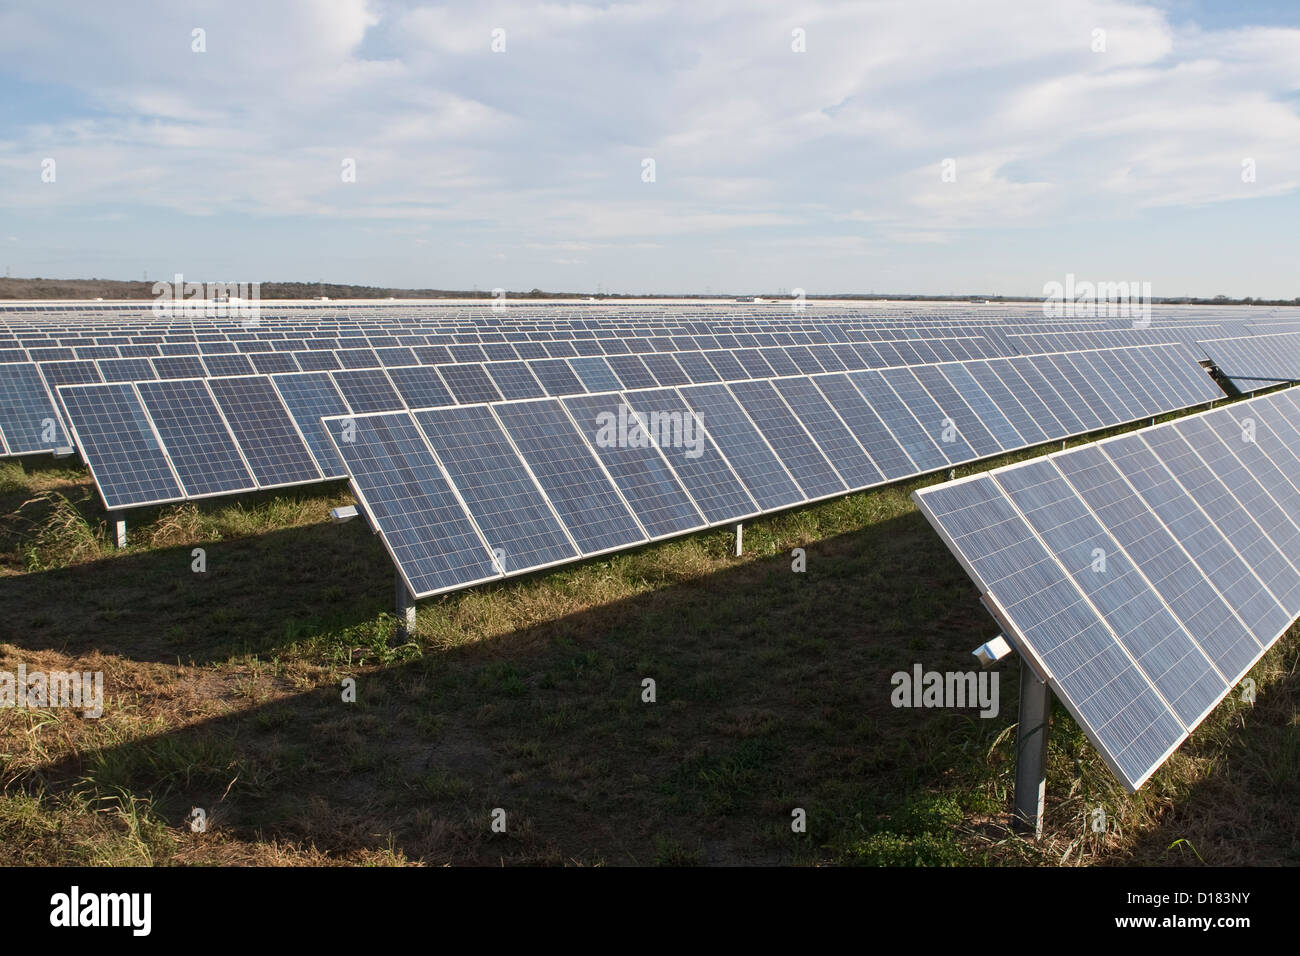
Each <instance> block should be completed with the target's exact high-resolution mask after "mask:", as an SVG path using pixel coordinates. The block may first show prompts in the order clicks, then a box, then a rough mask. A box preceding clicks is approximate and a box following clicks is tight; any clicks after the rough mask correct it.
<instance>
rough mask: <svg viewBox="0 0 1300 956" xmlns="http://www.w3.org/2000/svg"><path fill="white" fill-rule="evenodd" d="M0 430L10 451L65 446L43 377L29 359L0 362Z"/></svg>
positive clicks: (20, 453)
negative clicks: (3, 363)
mask: <svg viewBox="0 0 1300 956" xmlns="http://www.w3.org/2000/svg"><path fill="white" fill-rule="evenodd" d="M0 433H3V435H4V440H5V444H6V445H8V446H9V453H10V454H11V455H25V454H29V453H32V452H43V451H44V452H47V451H53V450H54V449H56V448H66V447H67V446H68V437H67V434H66V433H65V432H64V430H63V422H62V421H61V420H60V419H59V415H58V413H57V412H55V410H54V405H53V404H52V403H51V401H50V393H49V392H48V391H47V390H46V388H45V381H44V379H42V378H41V375H40V372H39V371H38V370H37V368H36V366H35V364H33V363H31V362H10V363H7V364H5V365H0Z"/></svg>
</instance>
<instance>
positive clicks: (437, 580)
mask: <svg viewBox="0 0 1300 956" xmlns="http://www.w3.org/2000/svg"><path fill="white" fill-rule="evenodd" d="M352 424H353V428H354V433H353V435H352V438H353V440H352V441H344V440H343V434H342V433H343V423H342V422H341V421H340V420H338V419H329V420H327V421H326V423H325V425H326V430H327V435H328V437H329V439H330V441H331V442H332V444H333V446H334V448H335V453H336V454H337V455H339V456H340V457H341V459H342V460H344V461H345V462H346V465H347V472H348V474H349V476H350V482H351V484H352V487H353V489H354V490H355V492H356V494H357V497H358V499H359V500H360V503H361V504H362V506H363V507H364V508H365V510H366V512H367V513H368V514H369V515H370V517H371V520H372V521H373V523H374V526H375V528H376V529H377V530H378V531H379V532H380V533H381V535H382V537H383V540H384V542H385V544H386V545H387V547H388V548H389V550H390V551H391V553H392V555H393V560H394V562H395V563H396V564H397V567H398V568H399V569H400V571H401V572H402V575H403V576H404V577H405V578H406V581H407V585H408V587H409V588H410V590H411V593H412V594H413V595H414V596H416V597H423V596H425V595H428V594H435V593H437V592H439V591H445V590H449V589H451V588H456V587H464V586H465V585H468V584H474V583H477V582H479V581H487V580H491V579H492V578H496V577H500V572H499V571H498V570H497V569H496V567H495V566H494V564H493V560H492V554H491V553H490V552H489V551H488V549H487V547H486V546H485V545H484V544H483V541H482V540H481V539H480V537H479V535H478V532H477V531H476V530H475V528H474V525H473V523H472V522H471V521H470V519H469V516H468V515H467V514H466V513H465V510H464V508H463V507H462V506H461V503H460V501H459V500H458V499H457V498H456V495H455V493H454V492H453V491H452V488H451V485H450V483H449V482H448V481H447V478H446V476H445V475H444V474H443V472H442V469H441V468H439V467H438V463H437V461H436V460H435V459H434V457H433V455H432V453H430V451H429V449H428V446H427V445H425V443H424V439H423V438H422V437H421V434H420V430H419V429H418V428H416V426H415V423H414V422H412V421H411V419H410V417H409V415H408V414H407V413H405V412H402V413H400V414H390V415H372V416H364V417H359V418H356V419H355V420H353V422H352Z"/></svg>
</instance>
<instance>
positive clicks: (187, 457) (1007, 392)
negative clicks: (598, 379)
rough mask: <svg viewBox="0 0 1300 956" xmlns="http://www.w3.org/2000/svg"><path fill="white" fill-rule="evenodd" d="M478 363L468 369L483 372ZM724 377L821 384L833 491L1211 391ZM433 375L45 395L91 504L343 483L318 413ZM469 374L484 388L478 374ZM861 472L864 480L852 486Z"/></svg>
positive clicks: (1073, 367) (1139, 353)
mask: <svg viewBox="0 0 1300 956" xmlns="http://www.w3.org/2000/svg"><path fill="white" fill-rule="evenodd" d="M475 368H476V367H473V366H446V367H444V368H443V369H442V370H441V371H442V374H443V375H444V376H449V375H450V374H451V373H469V372H472V371H474V370H475ZM477 368H478V369H479V371H480V372H481V369H482V368H483V367H482V366H479V367H477ZM734 371H735V375H734V377H732V378H730V379H728V381H730V382H731V383H732V387H739V386H738V383H744V382H747V381H768V380H770V381H774V382H776V383H778V384H777V387H778V388H780V389H783V390H785V389H798V388H800V387H801V386H800V385H799V384H797V383H799V382H803V383H811V384H812V386H813V387H820V388H821V389H822V390H823V391H826V390H829V391H828V392H827V395H826V397H827V398H828V399H829V400H831V401H832V403H833V404H835V405H836V408H837V413H838V414H839V415H840V416H841V418H842V419H843V421H844V422H845V423H846V424H847V426H848V427H849V428H850V429H851V431H852V433H853V434H854V435H855V436H857V437H856V439H855V440H856V441H858V442H860V443H862V445H863V448H864V450H865V451H866V452H867V453H868V454H869V456H870V460H871V461H874V462H876V463H877V465H875V466H872V467H875V468H876V471H878V472H879V474H876V473H875V472H873V471H872V470H871V468H865V469H864V467H863V465H862V463H861V462H859V464H858V465H857V466H856V467H852V468H851V474H850V476H849V477H851V478H853V479H854V480H853V481H851V482H850V483H848V484H846V485H845V489H850V490H851V489H855V488H859V487H865V486H867V485H870V484H873V483H875V482H877V481H879V480H894V479H896V478H898V477H902V476H903V475H907V474H919V473H923V472H926V471H931V470H933V469H935V468H942V467H946V466H948V465H949V464H953V463H955V462H958V461H970V460H973V459H975V458H980V457H986V456H988V455H992V454H997V453H998V452H1000V451H1003V450H1005V449H1007V448H1012V447H1023V446H1026V445H1033V444H1038V443H1039V442H1043V441H1048V440H1052V439H1057V438H1061V437H1063V436H1066V435H1073V434H1081V433H1084V432H1088V431H1093V430H1096V429H1099V428H1103V427H1107V426H1109V425H1114V424H1118V423H1121V422H1125V421H1132V420H1135V419H1137V418H1141V417H1144V416H1147V415H1152V414H1156V413H1158V412H1162V411H1166V410H1169V409H1172V408H1179V407H1185V406H1187V405H1195V404H1200V403H1202V402H1206V401H1210V400H1212V399H1215V398H1218V397H1221V394H1222V393H1221V392H1219V390H1218V389H1217V388H1216V387H1215V386H1214V385H1213V383H1212V382H1211V381H1210V380H1209V378H1208V376H1206V375H1205V374H1204V372H1203V371H1202V370H1201V369H1200V367H1199V366H1198V365H1196V364H1195V363H1193V362H1191V361H1190V360H1186V359H1184V360H1179V359H1178V358H1176V357H1174V356H1171V355H1169V354H1168V353H1166V352H1165V351H1164V350H1163V349H1160V348H1149V347H1148V348H1142V349H1135V350H1109V351H1097V352H1092V353H1077V354H1075V355H1072V356H1042V357H1029V358H1017V359H993V360H989V361H987V362H985V361H970V362H965V363H947V364H941V365H930V366H916V367H912V368H909V367H896V368H893V369H886V370H883V371H879V372H875V371H873V372H867V371H862V372H851V373H849V374H850V375H852V376H855V377H853V378H851V379H849V378H845V377H844V375H843V374H838V373H837V374H835V375H833V376H831V377H828V374H827V373H823V374H820V375H814V376H806V375H804V374H802V373H800V372H799V370H798V369H793V370H791V374H790V375H788V376H786V377H778V376H774V375H765V376H752V377H751V376H747V375H746V374H745V373H744V371H743V369H741V368H739V367H737V368H736V369H735V370H734ZM1126 379H1136V381H1132V382H1126V381H1125V380H1126ZM711 381H713V382H718V381H719V379H718V378H717V377H715V378H714V379H712V380H711ZM850 381H852V382H853V383H854V384H855V385H856V386H857V387H858V389H860V390H862V391H863V393H864V394H865V395H866V401H868V402H870V405H866V404H864V401H863V399H862V398H859V397H858V393H857V392H856V391H854V390H853V388H852V387H850V386H849V384H848V383H849V382H850ZM444 382H446V383H451V382H456V383H457V384H458V385H459V386H461V387H462V388H464V387H465V386H467V385H471V384H473V382H472V380H471V379H469V378H466V379H465V380H462V381H458V380H457V379H456V378H455V377H454V376H451V377H447V378H442V377H439V373H438V370H435V369H432V368H423V367H414V368H404V369H389V370H387V372H385V371H384V370H381V369H366V370H356V371H351V372H334V373H324V372H315V373H310V372H300V373H296V374H290V375H275V376H250V377H236V378H225V379H221V378H218V379H208V380H206V382H205V380H201V379H190V380H180V381H157V382H140V383H136V384H130V383H115V384H105V385H70V386H63V387H61V388H60V389H59V398H60V400H61V401H62V403H63V406H64V408H65V410H66V412H67V415H68V420H69V422H70V423H71V426H72V430H73V436H74V438H75V441H76V445H77V447H78V448H80V450H81V452H82V455H83V457H84V458H85V459H86V462H87V464H88V465H89V466H90V469H91V473H92V476H93V477H94V479H95V482H96V484H97V485H98V487H99V489H100V494H101V496H102V497H103V499H104V504H105V507H107V508H108V509H110V510H116V509H120V508H127V507H138V506H144V505H152V504H162V503H166V502H171V501H179V500H182V499H185V498H200V497H206V496H210V495H217V494H233V493H238V492H242V491H251V490H253V489H255V488H275V487H283V486H286V485H293V484H298V483H302V482H309V481H319V480H325V479H330V478H340V477H345V476H347V474H348V471H347V469H346V467H345V463H344V461H343V460H342V459H340V458H339V457H338V456H337V455H336V454H335V453H334V451H333V450H332V448H331V446H330V445H329V442H328V440H327V439H326V437H325V435H324V433H323V430H322V427H321V424H320V422H321V419H322V418H324V417H331V416H357V415H361V414H366V413H376V412H386V411H402V412H406V411H407V410H408V409H419V408H433V407H438V406H444V405H452V404H454V397H455V396H453V395H452V394H450V393H449V385H444ZM782 383H796V384H782ZM477 384H479V385H485V386H489V387H490V386H491V382H490V381H486V380H484V381H482V382H479V383H477ZM574 384H575V385H576V387H575V388H572V389H564V390H562V391H558V392H557V391H551V392H547V391H544V390H543V389H541V388H539V387H537V386H536V384H534V385H533V387H532V388H531V389H530V390H529V391H528V392H527V393H526V394H525V392H524V391H522V390H520V389H517V388H516V389H511V390H509V391H507V392H506V393H505V394H503V393H502V392H500V391H498V390H496V389H495V388H493V389H492V391H491V392H490V393H484V394H482V395H480V396H476V395H475V394H473V393H472V392H466V391H462V392H461V393H459V394H460V397H463V398H467V399H474V400H473V401H470V402H464V403H462V404H463V405H468V404H480V403H485V402H486V403H492V404H494V405H499V404H502V403H505V402H507V401H518V400H522V399H525V398H534V397H537V398H540V397H544V396H549V397H558V398H568V397H569V396H574V400H575V401H576V400H578V399H579V398H584V397H587V396H586V395H585V394H584V392H585V390H584V389H583V388H582V386H581V385H580V384H579V383H577V382H576V379H575V382H574ZM593 384H594V383H593ZM672 384H674V385H675V384H678V383H676V382H674V383H672ZM680 384H683V385H686V384H688V383H687V382H686V381H683V382H682V383H680ZM608 385H609V388H608V389H595V388H593V389H592V390H591V391H592V392H593V393H595V395H596V396H598V398H597V400H598V401H606V402H608V401H609V400H610V396H617V395H618V394H619V393H620V392H623V393H625V394H629V395H634V394H641V393H643V392H646V391H654V390H656V389H662V388H664V387H665V386H663V385H662V384H661V383H658V382H656V381H654V380H653V379H651V378H650V377H649V376H647V377H646V380H644V381H641V382H637V383H635V384H631V385H621V386H620V385H617V384H616V383H615V380H612V377H611V381H610V382H609V383H608ZM667 387H671V386H667ZM695 387H704V386H699V385H697V386H695ZM602 395H603V396H604V398H599V396H602ZM940 408H942V409H943V411H942V412H940V411H939V409H940ZM882 421H883V422H885V423H886V424H887V431H888V432H889V433H890V434H892V435H894V436H896V437H894V438H890V439H885V440H883V441H882V443H880V444H877V439H876V438H874V437H870V436H874V434H875V433H874V429H875V428H876V427H877V425H878V423H880V422H882ZM945 421H950V422H951V424H952V427H953V433H952V434H951V435H945V434H944V433H943V423H944V422H945ZM922 423H924V424H922ZM936 429H938V431H936ZM932 435H933V436H934V437H931V436H932ZM937 443H938V444H937ZM896 446H901V453H900V452H899V451H897V450H895V447H896ZM841 464H849V463H846V462H843V461H842V462H841ZM837 467H838V466H837ZM864 478H870V479H871V480H860V479H864ZM845 489H840V490H841V491H843V490H845ZM828 493H835V492H828Z"/></svg>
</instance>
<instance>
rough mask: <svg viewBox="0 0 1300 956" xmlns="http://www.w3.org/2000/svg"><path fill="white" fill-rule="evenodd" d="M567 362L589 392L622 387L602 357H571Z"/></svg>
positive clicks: (615, 390)
mask: <svg viewBox="0 0 1300 956" xmlns="http://www.w3.org/2000/svg"><path fill="white" fill-rule="evenodd" d="M569 364H570V365H571V366H572V367H573V370H574V372H576V373H577V375H578V378H580V379H582V384H583V385H585V386H586V388H587V391H589V392H617V391H618V390H619V389H621V388H622V387H623V384H622V383H621V382H620V381H619V380H618V378H617V377H616V376H615V375H614V373H613V372H612V371H611V370H610V367H609V364H608V363H607V362H606V361H605V360H604V359H603V358H599V357H595V356H589V357H587V358H571V359H569ZM543 384H544V383H543Z"/></svg>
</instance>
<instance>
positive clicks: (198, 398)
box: [136, 379, 257, 498]
mask: <svg viewBox="0 0 1300 956" xmlns="http://www.w3.org/2000/svg"><path fill="white" fill-rule="evenodd" d="M136 388H137V389H138V390H139V393H140V398H141V399H142V400H143V402H144V407H145V410H146V411H147V412H148V413H149V416H150V417H151V418H152V419H153V423H154V425H155V426H156V428H157V429H158V434H159V436H160V437H161V438H162V443H163V447H164V448H166V450H167V454H168V457H170V458H171V462H172V465H174V466H175V468H176V474H177V476H178V477H179V478H180V482H181V487H182V488H183V489H184V491H185V496H186V497H187V498H200V497H204V496H206V495H215V494H228V493H230V492H235V491H252V490H254V489H255V488H256V487H257V484H256V482H255V481H254V480H253V476H252V475H251V474H249V472H248V469H247V468H246V467H245V465H244V461H243V458H242V457H241V456H240V454H239V449H238V448H237V447H236V446H235V442H234V439H232V438H231V436H230V432H229V430H228V429H227V428H226V423H225V421H224V420H223V419H222V417H221V412H220V411H218V409H217V406H216V403H215V402H214V401H213V400H212V395H211V394H210V393H209V392H208V388H207V385H206V384H205V383H204V382H202V381H199V380H197V379H178V380H175V381H165V382H162V381H160V382H140V383H138V384H137V386H136Z"/></svg>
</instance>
